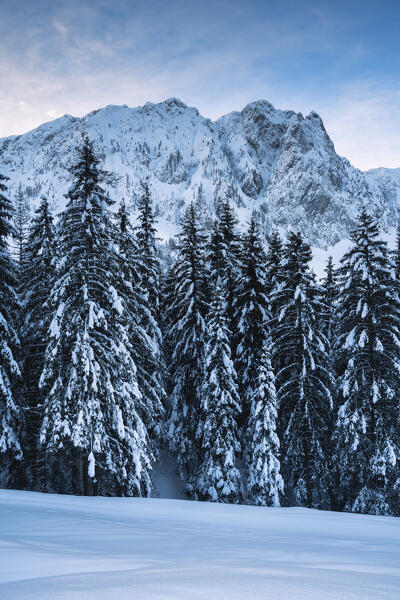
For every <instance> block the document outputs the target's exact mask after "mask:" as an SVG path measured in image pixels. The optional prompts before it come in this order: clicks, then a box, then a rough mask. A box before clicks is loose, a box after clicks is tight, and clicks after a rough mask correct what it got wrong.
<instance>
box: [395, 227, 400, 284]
mask: <svg viewBox="0 0 400 600" xmlns="http://www.w3.org/2000/svg"><path fill="white" fill-rule="evenodd" d="M393 267H394V272H395V275H396V279H397V280H398V281H400V225H398V227H397V235H396V248H395V249H394V251H393Z"/></svg>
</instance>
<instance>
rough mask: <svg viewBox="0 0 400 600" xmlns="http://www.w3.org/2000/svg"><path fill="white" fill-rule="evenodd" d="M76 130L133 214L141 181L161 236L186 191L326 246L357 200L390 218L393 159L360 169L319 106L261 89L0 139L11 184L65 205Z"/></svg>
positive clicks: (204, 207) (211, 207)
mask: <svg viewBox="0 0 400 600" xmlns="http://www.w3.org/2000/svg"><path fill="white" fill-rule="evenodd" d="M82 132H86V133H87V134H88V135H89V137H90V138H91V139H92V140H93V141H94V142H95V144H96V147H97V149H98V151H99V153H100V155H101V157H102V158H103V160H104V168H105V169H106V170H108V171H111V172H112V173H113V174H114V175H115V176H114V177H113V178H111V180H110V181H109V190H110V195H111V197H112V198H113V199H114V200H115V201H117V202H119V201H120V200H121V199H122V198H124V199H125V201H126V202H127V204H128V206H130V207H131V209H132V212H133V213H134V210H135V206H136V201H137V198H138V196H139V195H140V194H141V193H142V190H143V185H144V183H145V181H148V183H149V185H150V190H151V193H152V197H153V201H154V204H155V207H156V212H157V215H158V218H159V222H160V232H161V235H163V236H164V237H168V236H169V235H170V234H173V233H174V232H175V230H176V226H177V225H178V224H179V220H180V216H181V213H182V210H183V209H184V206H185V205H186V204H187V203H188V202H190V201H192V200H194V201H196V202H197V203H198V204H199V207H200V209H201V211H202V214H203V216H204V219H205V220H206V221H209V220H210V219H211V218H212V217H213V215H214V214H215V210H216V207H217V206H218V201H219V200H221V199H225V198H231V200H232V202H233V204H234V205H235V206H236V210H237V213H238V216H239V219H240V221H241V222H245V221H246V220H247V218H248V217H249V216H250V214H251V213H252V212H253V211H256V212H257V213H258V214H259V216H260V219H261V220H262V222H263V224H264V227H265V231H266V232H268V231H269V230H270V229H271V227H279V228H282V229H286V228H288V227H292V228H296V229H300V230H301V231H302V232H303V233H304V234H305V236H306V238H307V239H308V241H309V242H310V243H312V244H313V245H315V246H321V247H324V246H326V245H327V244H332V243H334V242H336V241H338V240H339V239H341V238H343V237H346V236H347V234H348V232H349V230H350V229H351V227H352V226H353V223H354V219H355V218H356V215H357V213H358V212H359V210H360V208H361V206H362V205H364V204H365V205H366V206H367V208H368V209H369V210H370V211H371V212H373V213H374V214H376V215H377V216H378V217H379V218H380V220H381V222H382V225H383V226H384V227H386V226H389V225H393V224H395V223H397V219H398V212H399V207H400V170H398V169H392V170H389V169H374V170H372V171H368V172H367V173H363V172H361V171H359V170H358V169H356V168H354V167H352V166H351V165H350V163H349V162H348V161H347V160H346V159H345V158H342V157H340V156H338V155H337V154H336V152H335V148H334V145H333V143H332V141H331V140H330V138H329V136H328V135H327V133H326V131H325V128H324V125H323V123H322V120H321V119H320V117H319V116H318V115H317V114H316V113H314V112H312V113H310V114H309V115H308V116H307V117H303V115H302V114H300V113H295V112H293V111H281V110H277V109H275V108H274V107H273V106H272V105H271V104H270V103H269V102H266V101H265V100H260V101H258V102H253V103H251V104H249V105H247V106H246V107H245V108H244V109H243V110H242V111H241V112H233V113H230V114H228V115H226V116H224V117H222V118H221V119H219V120H217V121H214V122H212V121H210V120H209V119H205V118H204V117H202V116H201V115H200V114H199V112H198V111H197V110H196V109H195V108H190V107H187V106H186V105H185V104H183V102H181V101H180V100H177V99H176V98H170V99H169V100H166V101H165V102H161V103H159V104H152V103H147V104H145V105H144V106H143V107H139V108H129V107H127V106H107V107H106V108H103V109H101V110H97V111H93V112H91V113H90V114H88V115H87V116H85V117H82V118H75V117H71V116H70V115H65V116H64V117H61V118H60V119H56V120H55V121H52V122H50V123H45V124H44V125H41V126H40V127H38V128H37V129H35V130H33V131H30V132H28V133H26V134H24V135H20V136H11V137H8V138H3V139H0V172H2V173H3V174H5V175H8V176H9V177H10V182H9V184H10V185H9V189H10V195H11V196H13V195H14V194H15V192H16V189H17V187H18V186H19V184H20V183H21V184H22V188H23V190H24V191H25V193H26V195H27V196H28V197H29V198H30V199H31V201H32V204H36V203H37V201H38V199H39V198H40V196H42V195H45V196H47V197H48V199H49V201H50V202H52V203H53V205H54V209H55V210H56V211H58V210H60V209H62V207H63V206H64V203H65V199H64V194H65V193H66V191H67V189H68V187H69V183H70V175H69V172H68V165H69V164H71V162H72V161H73V151H74V148H75V146H76V145H77V143H79V140H80V137H81V134H82Z"/></svg>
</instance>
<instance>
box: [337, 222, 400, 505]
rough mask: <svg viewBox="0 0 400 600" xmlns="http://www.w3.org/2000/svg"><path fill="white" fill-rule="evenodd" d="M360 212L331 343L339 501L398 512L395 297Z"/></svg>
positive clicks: (374, 235) (382, 254)
mask: <svg viewBox="0 0 400 600" xmlns="http://www.w3.org/2000/svg"><path fill="white" fill-rule="evenodd" d="M378 236H379V231H378V227H377V225H376V222H375V221H374V219H373V218H372V217H370V216H369V215H368V214H367V213H366V211H363V212H362V214H361V215H360V218H359V223H358V226H357V227H356V228H355V229H354V231H353V232H352V233H351V240H352V242H353V244H354V245H353V247H352V248H351V249H350V250H349V252H348V253H347V254H346V255H345V256H344V257H343V259H342V282H343V285H342V289H341V294H340V303H339V312H338V324H339V335H338V342H337V347H338V348H340V347H344V349H345V352H346V368H345V371H344V373H343V375H342V376H341V377H340V386H339V392H340V396H339V401H340V408H339V413H338V420H337V427H336V444H337V450H336V454H335V458H334V464H335V465H336V468H337V480H338V481H339V482H340V487H339V489H338V490H337V492H338V494H337V506H338V507H339V508H341V509H344V510H348V511H355V512H363V513H373V514H381V515H383V514H396V515H399V514H400V502H399V491H400V468H399V465H400V428H399V425H400V424H399V413H400V402H399V389H400V331H399V323H400V300H399V284H398V282H397V280H396V279H395V277H394V274H393V272H392V271H391V268H390V264H389V260H388V250H387V246H386V243H384V242H382V241H381V240H379V237H378Z"/></svg>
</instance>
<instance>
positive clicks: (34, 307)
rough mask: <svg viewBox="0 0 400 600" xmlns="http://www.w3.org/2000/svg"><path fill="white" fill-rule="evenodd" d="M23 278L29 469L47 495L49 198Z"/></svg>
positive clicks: (36, 223) (35, 222) (33, 227)
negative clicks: (43, 383)
mask: <svg viewBox="0 0 400 600" xmlns="http://www.w3.org/2000/svg"><path fill="white" fill-rule="evenodd" d="M24 256H25V261H24V268H23V271H22V272H21V275H22V278H21V279H22V289H21V292H22V294H21V295H22V299H23V301H22V323H21V340H22V347H23V351H22V373H23V380H24V387H25V390H26V399H27V408H28V419H27V428H26V446H27V452H26V453H25V454H28V456H27V461H28V463H29V464H27V469H28V470H29V471H30V473H29V475H30V477H31V478H32V485H33V487H34V489H36V490H40V491H45V489H46V487H45V484H46V472H45V466H44V461H43V456H42V453H41V452H40V449H39V430H40V426H41V422H42V420H43V414H42V403H43V398H42V393H41V391H40V390H39V379H40V375H41V373H42V370H43V366H44V355H45V350H46V345H47V336H48V330H49V326H50V321H51V313H50V312H49V309H48V307H47V304H46V303H47V301H48V299H49V297H50V292H51V289H52V286H53V284H54V272H55V266H54V265H55V231H54V226H53V217H52V215H51V213H50V209H49V204H48V202H47V200H46V198H42V200H41V203H40V206H39V208H38V209H37V210H36V212H35V214H34V217H33V219H32V222H31V224H30V228H29V235H28V240H27V243H26V246H25V248H24Z"/></svg>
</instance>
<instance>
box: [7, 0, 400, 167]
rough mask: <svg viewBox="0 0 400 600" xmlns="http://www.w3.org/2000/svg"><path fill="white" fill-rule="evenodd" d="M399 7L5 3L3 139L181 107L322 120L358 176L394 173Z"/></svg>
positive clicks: (97, 0) (399, 149) (387, 2)
mask: <svg viewBox="0 0 400 600" xmlns="http://www.w3.org/2000/svg"><path fill="white" fill-rule="evenodd" d="M399 32H400V2H399V0H380V1H378V0H363V1H359V0H347V1H344V0H330V1H325V0H321V1H318V0H314V1H312V0H303V1H292V0H286V1H285V2H283V1H279V2H277V1H276V0H275V1H274V2H272V1H270V0H241V1H238V0H213V1H209V0H197V2H193V1H192V0H186V1H184V0H169V1H168V0H163V1H159V0H155V1H152V0H147V2H146V1H143V0H141V1H140V2H137V1H136V0H107V1H105V0H91V1H88V0H64V1H63V2H60V1H58V0H53V1H49V0H34V1H32V0H17V1H16V0H12V1H11V0H0V137H3V136H8V135H11V134H20V133H23V132H25V131H28V130H30V129H32V128H34V127H37V126H38V125H40V124H41V123H43V122H45V121H49V120H52V119H54V118H56V117H59V116H62V115H63V114H65V113H68V114H72V115H74V116H82V115H84V114H87V113H88V112H90V111H92V110H94V109H96V108H100V107H102V106H106V105H107V104H127V105H128V106H132V107H133V106H138V105H141V104H144V103H145V102H147V101H151V102H159V101H162V100H164V99H166V98H168V97H171V96H175V97H178V98H180V99H181V100H183V102H185V103H186V104H188V105H189V106H196V108H198V109H199V111H200V113H201V114H202V115H204V116H205V117H209V118H211V119H216V118H218V117H220V116H222V115H223V114H226V113H228V112H231V111H233V110H241V109H242V108H243V107H244V106H245V105H246V104H247V103H249V102H252V101H254V100H258V99H262V98H263V99H266V100H268V101H269V102H271V103H272V104H274V105H275V106H276V107H277V108H282V109H292V110H296V111H298V112H302V113H303V114H308V113H309V112H310V111H311V110H315V111H316V112H318V113H319V114H320V115H321V117H322V119H323V120H324V123H325V126H326V129H327V131H328V133H329V134H330V136H331V138H332V140H333V142H334V144H335V147H336V150H337V152H338V153H339V154H341V155H342V156H346V157H347V158H348V159H349V160H350V161H351V162H352V163H353V164H354V165H355V166H357V167H359V168H361V169H369V168H373V167H380V166H384V167H391V168H397V167H400V34H399Z"/></svg>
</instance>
